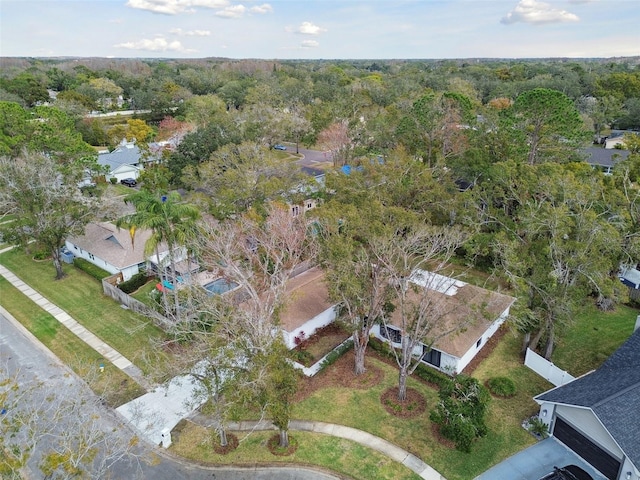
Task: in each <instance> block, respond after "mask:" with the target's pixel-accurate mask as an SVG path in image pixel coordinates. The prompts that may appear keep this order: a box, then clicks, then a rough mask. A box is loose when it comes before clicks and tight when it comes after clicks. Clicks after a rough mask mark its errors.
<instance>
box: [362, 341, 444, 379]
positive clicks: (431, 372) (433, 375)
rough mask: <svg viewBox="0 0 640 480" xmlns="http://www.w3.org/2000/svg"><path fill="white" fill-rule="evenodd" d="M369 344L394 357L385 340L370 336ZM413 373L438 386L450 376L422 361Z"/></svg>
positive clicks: (383, 353) (381, 352) (380, 352)
mask: <svg viewBox="0 0 640 480" xmlns="http://www.w3.org/2000/svg"><path fill="white" fill-rule="evenodd" d="M369 346H370V347H371V348H372V349H373V350H375V351H376V352H378V353H379V354H380V355H382V356H384V357H388V358H391V359H395V357H394V355H393V352H392V351H391V347H390V345H389V344H388V343H387V342H382V341H380V340H378V339H377V338H372V339H370V340H369ZM414 374H415V376H416V377H419V378H421V379H422V380H424V381H425V382H428V383H432V384H434V385H437V386H438V387H440V388H442V387H443V386H444V385H446V384H448V383H449V381H450V380H451V377H450V376H449V375H447V374H446V373H443V372H441V371H440V370H436V369H435V368H431V367H429V366H427V365H425V364H422V363H420V364H419V365H418V366H417V367H416V370H415V372H414Z"/></svg>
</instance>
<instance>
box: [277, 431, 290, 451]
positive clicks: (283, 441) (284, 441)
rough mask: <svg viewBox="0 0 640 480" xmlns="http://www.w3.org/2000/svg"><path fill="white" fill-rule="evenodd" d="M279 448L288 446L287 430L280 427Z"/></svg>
mask: <svg viewBox="0 0 640 480" xmlns="http://www.w3.org/2000/svg"><path fill="white" fill-rule="evenodd" d="M279 446H280V448H289V431H288V430H285V429H283V428H281V429H280V445H279Z"/></svg>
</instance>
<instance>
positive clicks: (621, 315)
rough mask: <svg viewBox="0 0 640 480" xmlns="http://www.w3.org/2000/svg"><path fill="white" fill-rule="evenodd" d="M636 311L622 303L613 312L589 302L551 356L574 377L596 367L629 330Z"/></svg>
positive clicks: (633, 323)
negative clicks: (605, 310) (602, 310)
mask: <svg viewBox="0 0 640 480" xmlns="http://www.w3.org/2000/svg"><path fill="white" fill-rule="evenodd" d="M638 314H640V311H638V310H637V309H635V308H631V307H627V306H625V305H618V306H617V307H616V309H615V311H613V312H601V311H600V310H598V309H597V308H596V307H595V306H589V307H588V308H587V309H586V311H585V312H583V313H582V314H581V315H579V316H578V317H577V318H576V319H575V322H573V324H572V325H571V326H570V327H568V328H567V330H566V332H563V334H562V337H561V338H560V339H559V340H558V342H557V346H556V349H555V351H554V352H553V355H552V356H551V360H552V361H553V363H554V364H556V365H557V366H558V367H560V368H562V369H563V370H566V371H568V372H569V373H570V374H571V375H573V376H576V377H577V376H579V375H583V374H585V373H587V372H589V371H591V370H594V369H596V368H598V367H599V366H600V365H601V364H602V362H604V361H605V360H606V359H607V358H608V357H609V355H611V354H612V353H613V352H614V351H615V350H616V349H617V348H618V347H619V346H620V345H621V344H622V343H623V342H624V341H625V340H626V339H627V338H629V335H631V334H632V333H633V327H634V325H635V322H636V317H637V315H638Z"/></svg>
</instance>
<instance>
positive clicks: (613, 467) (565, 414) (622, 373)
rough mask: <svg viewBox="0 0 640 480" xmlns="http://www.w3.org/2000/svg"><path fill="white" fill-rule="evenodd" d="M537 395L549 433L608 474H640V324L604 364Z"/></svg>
mask: <svg viewBox="0 0 640 480" xmlns="http://www.w3.org/2000/svg"><path fill="white" fill-rule="evenodd" d="M535 400H536V402H538V403H539V404H540V414H539V416H540V418H541V419H542V420H543V421H544V422H545V423H547V425H548V426H549V431H550V433H551V434H552V435H553V436H554V437H555V438H556V439H557V440H560V441H561V442H562V443H564V444H565V445H566V446H567V447H569V448H570V449H571V450H573V451H574V452H575V453H576V454H578V455H579V456H580V457H582V458H583V459H584V460H586V461H587V462H589V463H590V464H591V465H592V466H593V467H594V468H596V469H597V470H599V471H600V472H601V473H602V474H603V475H604V476H605V477H606V478H608V479H610V480H638V479H640V329H636V331H635V332H634V333H633V334H632V335H631V337H629V339H628V340H627V341H626V342H625V343H624V344H622V346H621V347H620V348H619V349H618V350H617V351H616V352H614V353H613V354H612V355H611V356H610V357H609V358H608V359H607V360H606V361H605V362H604V363H603V364H602V366H601V367H600V368H598V369H597V370H594V371H592V372H590V373H587V374H586V375H584V376H582V377H579V378H577V379H575V380H573V381H572V382H570V383H567V384H565V385H563V386H560V387H556V388H554V389H552V390H549V391H547V392H545V393H542V394H540V395H538V396H537V397H535Z"/></svg>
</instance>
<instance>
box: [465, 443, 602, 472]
mask: <svg viewBox="0 0 640 480" xmlns="http://www.w3.org/2000/svg"><path fill="white" fill-rule="evenodd" d="M566 465H577V466H579V467H580V468H582V469H583V470H584V471H586V472H588V473H589V474H590V475H591V476H592V477H593V479H594V480H607V479H606V478H605V477H604V476H602V475H601V474H600V473H598V472H597V470H595V469H594V468H593V467H592V466H591V465H589V464H588V463H587V462H585V461H584V460H582V459H581V458H580V457H578V456H577V455H576V454H575V453H573V451H571V450H569V449H568V448H567V447H565V446H564V445H563V444H562V443H560V442H558V441H557V440H556V439H555V438H553V437H549V438H547V439H546V440H543V441H541V442H538V443H536V444H535V445H533V446H531V447H529V448H527V449H525V450H523V451H521V452H520V453H516V454H515V455H513V456H512V457H509V458H507V459H506V460H504V461H503V462H501V463H499V464H498V465H496V466H495V467H493V468H491V469H489V470H487V471H486V472H484V473H483V474H482V475H478V476H477V477H476V478H475V480H496V479H500V480H538V479H539V478H542V477H543V476H544V475H546V474H547V473H549V472H551V471H553V467H564V466H566Z"/></svg>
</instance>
